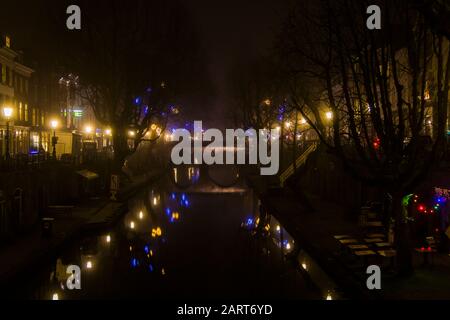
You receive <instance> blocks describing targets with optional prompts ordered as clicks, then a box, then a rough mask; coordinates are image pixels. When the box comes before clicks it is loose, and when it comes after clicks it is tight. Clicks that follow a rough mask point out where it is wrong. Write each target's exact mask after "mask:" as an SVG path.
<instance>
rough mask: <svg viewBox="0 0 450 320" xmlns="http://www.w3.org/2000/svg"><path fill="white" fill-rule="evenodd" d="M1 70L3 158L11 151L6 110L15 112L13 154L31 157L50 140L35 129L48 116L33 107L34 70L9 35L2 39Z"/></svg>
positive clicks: (0, 146) (0, 152) (11, 124)
mask: <svg viewBox="0 0 450 320" xmlns="http://www.w3.org/2000/svg"><path fill="white" fill-rule="evenodd" d="M0 70H1V77H0V109H1V115H2V116H1V117H0V156H1V157H2V158H3V157H4V156H5V152H6V149H7V147H6V141H7V139H6V137H7V126H6V124H7V123H6V122H7V120H6V119H5V117H4V114H3V110H4V108H11V109H12V115H11V117H10V119H9V152H10V155H11V156H12V157H14V156H15V155H19V154H28V153H29V152H30V151H32V149H33V148H34V149H36V150H38V149H39V144H40V143H41V144H42V142H45V140H46V139H45V138H42V137H41V136H42V134H41V132H39V134H38V135H36V134H35V132H34V131H33V130H32V127H33V126H38V125H39V126H41V125H42V124H44V123H45V113H43V112H42V111H41V110H37V109H36V108H35V106H33V93H32V85H31V78H32V76H33V73H34V70H33V69H32V68H30V67H28V66H26V65H25V64H24V62H23V54H22V52H20V51H16V50H14V49H13V48H12V41H11V38H10V37H9V36H2V37H1V40H0ZM47 134H48V133H47ZM44 136H45V134H44ZM47 138H48V137H47ZM44 146H46V147H47V144H44Z"/></svg>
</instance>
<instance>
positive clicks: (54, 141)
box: [50, 120, 58, 160]
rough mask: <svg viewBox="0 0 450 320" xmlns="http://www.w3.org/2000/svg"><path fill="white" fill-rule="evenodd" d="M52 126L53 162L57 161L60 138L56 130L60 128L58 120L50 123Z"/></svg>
mask: <svg viewBox="0 0 450 320" xmlns="http://www.w3.org/2000/svg"><path fill="white" fill-rule="evenodd" d="M50 126H51V127H52V129H53V137H52V147H53V152H52V156H53V160H56V144H57V143H58V137H57V136H56V128H57V127H58V120H52V121H50Z"/></svg>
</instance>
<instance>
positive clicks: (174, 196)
mask: <svg viewBox="0 0 450 320" xmlns="http://www.w3.org/2000/svg"><path fill="white" fill-rule="evenodd" d="M170 196H171V198H172V200H175V199H176V198H177V196H176V195H175V193H174V192H172V194H171V195H170Z"/></svg>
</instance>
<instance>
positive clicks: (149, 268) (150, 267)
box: [148, 263, 154, 272]
mask: <svg viewBox="0 0 450 320" xmlns="http://www.w3.org/2000/svg"><path fill="white" fill-rule="evenodd" d="M148 270H149V271H150V272H153V270H154V269H153V265H152V264H151V263H150V264H149V265H148Z"/></svg>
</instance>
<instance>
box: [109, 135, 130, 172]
mask: <svg viewBox="0 0 450 320" xmlns="http://www.w3.org/2000/svg"><path fill="white" fill-rule="evenodd" d="M122 131H124V130H122ZM127 141H128V138H127V136H126V135H125V134H122V133H121V132H118V133H115V134H114V139H113V145H114V162H113V168H112V170H113V172H115V173H121V172H122V166H123V164H124V161H125V159H126V157H127V156H128V155H129V153H130V150H129V148H128V143H127Z"/></svg>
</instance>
